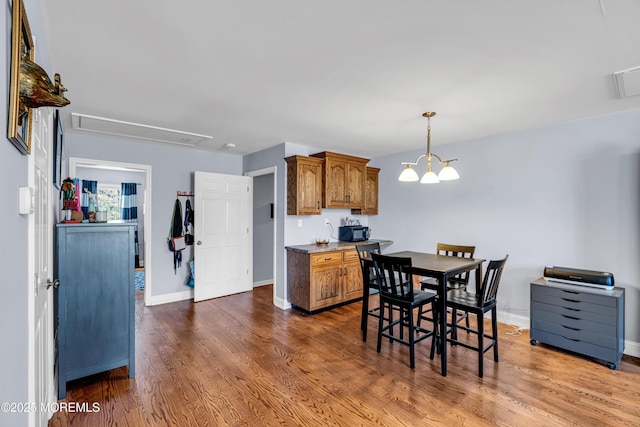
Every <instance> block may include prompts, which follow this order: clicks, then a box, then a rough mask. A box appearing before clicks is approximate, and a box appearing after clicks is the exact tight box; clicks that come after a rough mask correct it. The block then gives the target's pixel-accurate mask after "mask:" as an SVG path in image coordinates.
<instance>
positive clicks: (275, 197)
mask: <svg viewBox="0 0 640 427" xmlns="http://www.w3.org/2000/svg"><path fill="white" fill-rule="evenodd" d="M270 174H273V260H272V261H273V297H272V298H273V301H272V302H273V305H276V306H277V304H276V302H277V298H276V289H277V286H276V281H277V277H278V269H277V268H278V264H277V262H276V259H277V257H276V253H277V250H278V245H277V242H278V167H277V166H271V167H268V168H264V169H258V170H254V171H249V172H246V173H245V174H244V175H245V176H250V177H252V178H255V177H256V176H262V175H270ZM251 217H252V218H253V210H252V212H251ZM252 220H253V219H252ZM253 250H255V248H254V249H253ZM252 255H253V254H252Z"/></svg>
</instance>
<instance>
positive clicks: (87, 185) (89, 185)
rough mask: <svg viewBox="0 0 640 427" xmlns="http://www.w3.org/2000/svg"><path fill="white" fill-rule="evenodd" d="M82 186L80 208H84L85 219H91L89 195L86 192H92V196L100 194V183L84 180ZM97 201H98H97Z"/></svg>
mask: <svg viewBox="0 0 640 427" xmlns="http://www.w3.org/2000/svg"><path fill="white" fill-rule="evenodd" d="M81 184H82V186H81V187H80V191H81V195H80V206H82V213H83V214H84V219H89V194H88V193H87V192H85V189H86V190H87V191H91V194H95V195H96V196H97V194H98V181H89V180H86V179H83V180H82V183H81ZM96 200H97V199H96Z"/></svg>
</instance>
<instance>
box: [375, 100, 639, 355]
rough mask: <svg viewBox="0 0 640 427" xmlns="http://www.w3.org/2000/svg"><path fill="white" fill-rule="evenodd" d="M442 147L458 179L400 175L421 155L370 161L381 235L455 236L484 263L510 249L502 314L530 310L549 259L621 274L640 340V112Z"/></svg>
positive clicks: (630, 323) (427, 240)
mask: <svg viewBox="0 0 640 427" xmlns="http://www.w3.org/2000/svg"><path fill="white" fill-rule="evenodd" d="M432 137H433V140H434V141H435V142H437V138H438V133H437V128H434V129H433V131H432ZM419 141H420V138H416V144H417V145H418V146H419V145H420V142H419ZM433 151H434V152H435V153H437V154H439V155H441V156H442V157H443V158H452V157H457V158H459V159H460V161H459V162H456V163H455V164H454V165H455V167H456V168H457V170H458V171H459V173H460V176H461V179H460V180H457V181H450V182H442V183H440V184H437V185H431V186H430V185H421V184H419V183H401V182H399V181H398V180H397V178H398V175H399V174H400V172H401V169H402V168H401V165H400V162H401V161H407V160H408V161H413V160H414V159H415V158H416V156H417V155H418V154H420V152H418V151H416V152H412V153H404V154H399V155H391V156H385V157H378V158H375V159H373V161H372V162H371V163H370V165H372V166H377V167H380V168H382V170H381V171H380V194H379V197H380V214H379V215H378V216H372V217H370V219H369V222H370V225H371V226H372V227H373V229H374V233H375V235H377V236H378V237H385V238H389V239H392V240H394V241H395V244H394V246H393V250H405V249H415V250H424V251H433V250H435V246H436V243H437V242H447V243H454V244H471V245H476V255H477V256H478V257H480V258H485V259H496V258H499V257H503V256H504V255H505V254H507V253H508V254H509V255H510V257H509V261H508V263H507V266H506V269H505V272H504V275H503V279H502V283H501V287H500V292H499V303H498V309H499V310H501V311H504V312H506V313H511V314H514V315H519V316H526V317H528V316H529V282H530V281H531V280H533V279H535V278H537V277H539V276H541V275H542V271H543V268H544V266H545V265H557V266H563V267H575V268H584V269H590V270H601V271H609V272H612V273H613V274H614V276H615V281H616V285H618V286H623V287H625V288H626V334H625V335H626V339H627V340H631V341H633V342H636V343H638V342H640V330H639V328H638V321H639V320H640V315H639V314H638V304H639V302H640V298H639V289H640V263H639V260H640V241H639V237H640V197H639V196H640V110H634V111H628V112H624V113H619V114H613V115H608V116H602V117H596V118H591V119H586V120H580V121H575V122H571V123H565V124H560V125H557V126H552V127H547V128H543V129H535V130H529V131H523V132H517V133H512V134H508V135H500V136H494V137H490V138H484V139H480V140H473V141H465V142H459V143H455V144H447V145H445V146H435V148H434V149H433ZM419 167H422V168H426V166H425V165H423V164H421V165H420V166H419ZM420 171H423V170H422V169H420ZM419 173H420V172H419Z"/></svg>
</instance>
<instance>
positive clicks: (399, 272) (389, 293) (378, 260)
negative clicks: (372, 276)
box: [371, 253, 413, 301]
mask: <svg viewBox="0 0 640 427" xmlns="http://www.w3.org/2000/svg"><path fill="white" fill-rule="evenodd" d="M371 258H372V259H373V265H374V268H375V271H376V277H377V279H378V286H379V287H380V295H381V296H382V297H387V298H393V299H396V300H405V301H413V275H412V274H411V258H405V257H395V256H387V255H381V254H376V253H372V254H371Z"/></svg>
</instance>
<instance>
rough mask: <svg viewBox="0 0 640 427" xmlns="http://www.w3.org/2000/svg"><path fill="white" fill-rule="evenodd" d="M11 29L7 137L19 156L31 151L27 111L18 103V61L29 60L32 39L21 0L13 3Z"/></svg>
mask: <svg viewBox="0 0 640 427" xmlns="http://www.w3.org/2000/svg"><path fill="white" fill-rule="evenodd" d="M12 14H13V15H12V17H11V22H12V28H11V78H10V82H9V120H8V123H7V138H9V141H11V142H12V143H13V145H15V146H16V148H17V149H18V150H19V151H20V152H21V153H22V154H29V153H30V152H31V125H32V120H33V119H32V117H31V116H32V114H31V108H28V107H27V106H26V105H24V104H23V103H22V101H20V65H21V62H22V58H26V59H29V60H30V61H33V59H34V56H35V55H34V53H35V52H34V46H33V37H32V36H31V28H30V27H29V20H28V19H27V13H26V12H25V10H24V4H23V2H22V0H13V11H12Z"/></svg>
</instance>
